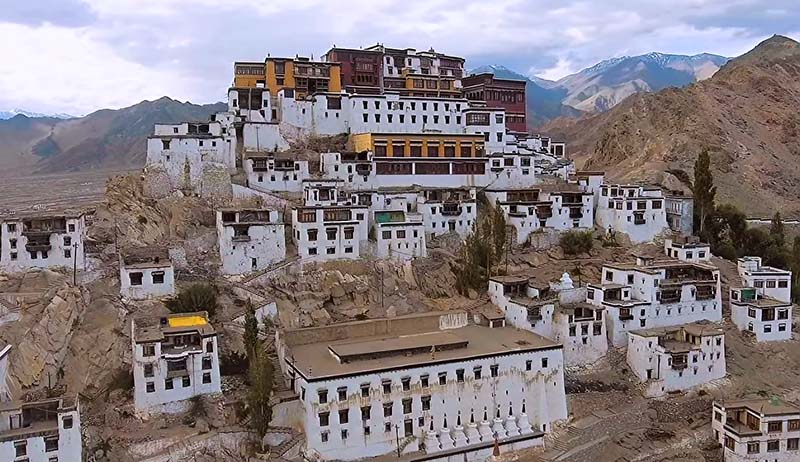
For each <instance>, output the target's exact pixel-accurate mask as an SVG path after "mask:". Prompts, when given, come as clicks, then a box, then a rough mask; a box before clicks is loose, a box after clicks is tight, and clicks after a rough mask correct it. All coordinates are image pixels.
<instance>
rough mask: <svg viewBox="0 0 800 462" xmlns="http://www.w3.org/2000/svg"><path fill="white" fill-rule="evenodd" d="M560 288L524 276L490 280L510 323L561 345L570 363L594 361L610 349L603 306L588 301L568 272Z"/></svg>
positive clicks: (492, 295) (493, 296)
mask: <svg viewBox="0 0 800 462" xmlns="http://www.w3.org/2000/svg"><path fill="white" fill-rule="evenodd" d="M558 289H559V290H557V291H556V290H554V288H552V287H550V285H547V284H536V283H535V282H533V281H531V280H530V279H529V278H527V277H524V276H493V277H491V278H490V279H489V298H490V300H491V301H492V303H493V304H494V305H496V306H497V307H499V308H500V310H501V311H502V312H503V313H504V314H505V318H506V322H507V323H508V324H510V325H512V326H514V327H516V328H518V329H524V330H528V331H531V332H534V333H536V334H539V335H541V336H543V337H545V338H548V339H550V340H553V341H555V342H557V343H560V344H562V345H563V346H564V363H565V364H566V365H567V366H575V365H581V364H591V363H593V362H595V361H597V360H598V359H600V358H601V357H603V356H605V354H606V353H607V352H608V339H607V337H606V328H605V324H604V322H603V308H602V307H600V306H595V305H592V304H589V303H585V299H586V289H585V288H575V287H573V284H572V280H571V279H570V278H569V275H567V274H566V273H565V275H564V276H562V280H561V282H560V283H559V288H558Z"/></svg>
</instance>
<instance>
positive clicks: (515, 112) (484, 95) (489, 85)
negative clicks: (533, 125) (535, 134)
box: [461, 73, 528, 133]
mask: <svg viewBox="0 0 800 462" xmlns="http://www.w3.org/2000/svg"><path fill="white" fill-rule="evenodd" d="M461 83H462V85H463V90H462V91H463V94H464V97H466V98H467V99H469V100H471V101H485V102H486V106H488V107H501V108H503V109H505V110H506V127H508V129H509V130H511V131H512V132H523V133H525V132H527V131H528V127H527V125H526V122H527V120H526V119H527V118H526V108H525V85H526V82H525V81H524V80H513V79H500V78H497V77H495V76H494V75H493V74H490V73H483V74H475V75H470V76H467V77H464V78H462V79H461Z"/></svg>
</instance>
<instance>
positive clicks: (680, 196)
mask: <svg viewBox="0 0 800 462" xmlns="http://www.w3.org/2000/svg"><path fill="white" fill-rule="evenodd" d="M665 201H666V202H665V204H666V206H667V224H668V225H669V228H670V229H671V230H673V231H675V232H676V233H679V234H680V235H682V236H692V235H693V234H694V198H693V197H692V196H691V195H689V194H686V193H684V192H683V191H668V192H667V194H666V196H665Z"/></svg>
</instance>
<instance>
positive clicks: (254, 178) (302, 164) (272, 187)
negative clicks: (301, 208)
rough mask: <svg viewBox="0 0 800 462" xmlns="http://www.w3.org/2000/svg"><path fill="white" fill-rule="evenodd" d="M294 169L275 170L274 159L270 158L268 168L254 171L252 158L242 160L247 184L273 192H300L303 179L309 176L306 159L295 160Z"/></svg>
mask: <svg viewBox="0 0 800 462" xmlns="http://www.w3.org/2000/svg"><path fill="white" fill-rule="evenodd" d="M294 166H295V169H294V170H275V161H274V160H270V162H269V167H268V170H266V171H254V170H253V159H246V160H245V161H244V170H245V173H247V184H248V186H250V187H251V188H253V189H257V190H262V191H267V192H273V191H279V192H301V191H302V190H303V181H304V180H308V179H309V178H311V174H310V173H309V171H308V161H305V160H297V161H295V162H294Z"/></svg>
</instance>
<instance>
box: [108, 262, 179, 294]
mask: <svg viewBox="0 0 800 462" xmlns="http://www.w3.org/2000/svg"><path fill="white" fill-rule="evenodd" d="M159 272H163V273H164V282H163V283H156V282H155V277H154V274H153V273H159ZM133 273H142V284H141V285H133V284H132V283H131V274H133ZM119 281H120V284H119V286H120V287H119V293H120V295H121V296H122V297H123V298H129V299H132V300H145V299H148V298H157V297H165V296H168V295H173V294H174V293H175V268H173V266H172V265H171V264H169V265H154V266H152V267H149V268H126V267H125V266H124V265H120V269H119Z"/></svg>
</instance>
